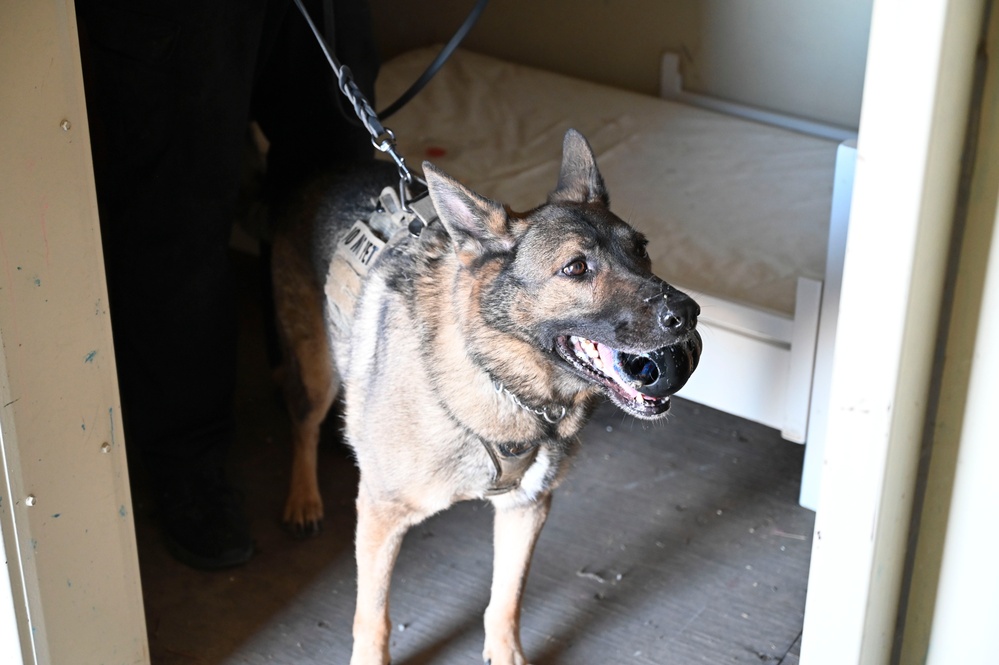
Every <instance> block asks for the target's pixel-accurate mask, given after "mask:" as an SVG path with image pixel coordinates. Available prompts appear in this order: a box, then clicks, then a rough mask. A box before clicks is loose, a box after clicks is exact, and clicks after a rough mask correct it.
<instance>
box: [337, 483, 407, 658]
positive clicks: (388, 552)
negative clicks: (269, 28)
mask: <svg viewBox="0 0 999 665" xmlns="http://www.w3.org/2000/svg"><path fill="white" fill-rule="evenodd" d="M415 521H418V520H417V519H416V518H415V516H414V515H413V513H412V511H411V510H409V509H408V508H406V507H404V506H401V505H398V504H394V503H389V502H379V501H374V500H372V498H371V497H370V496H368V495H367V493H366V491H365V489H364V484H363V479H362V484H361V490H360V493H359V494H358V497H357V544H356V549H357V608H356V610H355V612H354V648H353V652H352V653H351V656H350V665H388V663H389V636H390V634H391V631H392V626H391V623H390V622H389V586H390V584H391V580H392V568H393V567H394V566H395V560H396V557H397V556H398V554H399V548H400V547H401V545H402V539H403V536H405V535H406V531H407V529H408V528H409V526H410V525H411V524H413V523H414V522H415Z"/></svg>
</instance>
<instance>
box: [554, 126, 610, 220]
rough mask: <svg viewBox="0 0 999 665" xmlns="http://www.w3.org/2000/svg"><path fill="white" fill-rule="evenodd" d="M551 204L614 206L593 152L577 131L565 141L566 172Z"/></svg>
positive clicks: (560, 174)
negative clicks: (611, 203) (611, 204)
mask: <svg viewBox="0 0 999 665" xmlns="http://www.w3.org/2000/svg"><path fill="white" fill-rule="evenodd" d="M548 202H549V203H602V204H604V205H605V206H606V205H610V197H609V196H608V195H607V189H606V188H605V187H604V179H603V177H601V175H600V171H599V170H597V160H596V158H595V157H594V156H593V149H592V148H591V147H590V144H589V143H588V142H587V140H586V139H585V138H584V137H583V135H582V134H580V133H579V132H577V131H576V130H575V129H570V130H569V131H567V132H566V133H565V139H564V140H563V141H562V170H561V172H560V173H559V176H558V185H557V186H556V187H555V191H553V192H552V193H551V194H549V195H548Z"/></svg>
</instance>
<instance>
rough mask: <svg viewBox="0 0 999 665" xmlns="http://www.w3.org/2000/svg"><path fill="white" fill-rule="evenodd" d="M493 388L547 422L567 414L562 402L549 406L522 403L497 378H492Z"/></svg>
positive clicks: (552, 422)
mask: <svg viewBox="0 0 999 665" xmlns="http://www.w3.org/2000/svg"><path fill="white" fill-rule="evenodd" d="M492 381H493V390H495V391H496V392H497V394H499V395H506V396H507V397H508V398H509V399H510V401H512V402H513V403H514V404H516V405H517V406H519V407H520V408H522V409H524V410H525V411H530V412H531V413H533V414H535V415H537V416H541V417H542V418H544V419H545V421H546V422H548V423H549V424H552V425H554V424H555V423H557V422H559V421H560V420H562V419H563V418H565V417H566V415H568V413H569V410H568V409H566V408H565V405H564V404H551V405H549V406H542V407H537V408H535V407H533V406H528V405H527V404H524V403H523V402H522V401H521V400H520V398H519V397H517V395H516V394H515V393H514V392H513V391H512V390H510V389H509V388H507V387H506V386H504V385H503V384H502V383H501V382H500V381H499V380H497V379H493V380H492Z"/></svg>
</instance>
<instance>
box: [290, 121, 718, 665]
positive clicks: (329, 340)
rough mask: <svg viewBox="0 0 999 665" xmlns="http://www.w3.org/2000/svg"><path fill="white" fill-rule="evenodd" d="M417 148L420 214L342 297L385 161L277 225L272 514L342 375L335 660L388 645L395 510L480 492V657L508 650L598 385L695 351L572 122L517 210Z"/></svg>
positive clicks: (412, 518)
mask: <svg viewBox="0 0 999 665" xmlns="http://www.w3.org/2000/svg"><path fill="white" fill-rule="evenodd" d="M423 167H424V171H425V177H426V182H427V186H428V189H429V196H430V201H432V203H433V207H434V208H435V209H436V213H437V215H438V217H439V222H436V221H435V222H433V223H431V224H429V225H428V226H427V227H426V228H425V229H423V231H422V233H420V234H419V235H418V236H416V237H414V236H413V235H411V234H410V233H407V232H406V231H405V229H403V230H402V231H400V232H399V233H396V234H395V235H393V236H392V237H391V238H389V239H388V241H387V243H386V244H385V246H384V247H383V248H382V249H381V250H380V251H379V252H378V253H377V255H376V258H375V259H374V260H373V261H372V262H371V263H372V265H371V268H370V271H369V272H367V274H366V276H365V277H364V278H363V281H362V282H361V284H360V288H359V289H358V290H357V292H356V293H355V295H354V296H352V298H353V303H352V304H350V306H349V307H346V308H344V307H342V306H339V305H336V306H335V305H334V304H333V303H332V302H331V300H332V299H333V298H334V296H335V292H336V291H337V289H338V285H337V284H336V281H337V280H336V279H335V274H334V273H335V272H336V271H334V270H331V265H332V263H333V262H334V258H333V257H334V255H335V251H336V247H337V246H338V245H339V244H342V241H343V240H344V238H345V235H346V234H347V233H348V231H349V229H351V226H352V224H353V223H354V221H355V220H358V219H362V220H363V219H367V218H368V216H369V215H370V214H371V211H372V210H373V208H374V206H373V205H372V201H374V200H376V199H377V198H378V196H379V191H381V190H382V188H383V187H385V186H387V185H388V186H391V184H392V182H393V178H394V179H395V182H398V177H397V174H396V171H395V168H394V167H391V166H389V167H387V168H381V169H374V170H366V169H353V170H352V171H350V172H348V173H345V174H342V177H340V178H334V179H333V180H332V181H327V182H324V183H322V184H321V185H320V186H319V187H318V188H317V189H315V190H313V192H312V194H311V195H307V196H303V197H302V198H303V200H302V201H301V205H300V209H299V210H297V211H296V212H295V214H293V215H292V216H291V217H292V219H290V220H289V223H288V224H287V225H286V226H285V227H284V228H283V229H282V230H280V231H277V232H276V237H275V239H274V245H273V268H274V274H273V276H274V282H275V301H276V302H275V304H276V311H277V318H278V327H279V334H280V337H281V340H282V344H283V349H284V352H285V366H284V368H283V379H282V381H283V384H284V386H283V387H284V391H285V395H286V401H287V404H288V408H289V411H290V413H291V419H292V423H293V433H292V438H293V464H292V474H291V489H290V493H289V496H288V500H287V504H286V506H285V510H284V520H285V521H286V523H287V524H288V525H289V526H290V527H292V528H293V529H295V530H297V531H299V532H301V533H309V532H313V531H315V530H317V529H318V527H319V524H320V522H321V520H322V517H323V507H322V500H321V499H320V496H319V489H318V483H317V478H316V446H317V443H318V439H319V427H320V424H321V423H322V421H323V419H324V418H325V416H326V413H327V411H328V409H329V408H330V406H331V404H332V402H333V400H334V398H335V397H336V395H337V393H338V390H340V389H341V387H342V390H343V391H344V422H345V436H346V441H347V443H348V444H349V445H350V447H351V448H352V449H353V452H354V454H355V456H356V460H357V465H358V467H359V470H360V487H359V490H358V495H357V533H356V556H357V575H358V579H357V606H356V612H355V615H354V627H353V637H354V646H353V653H352V656H351V660H350V662H351V664H352V665H376V664H378V665H385V664H386V663H388V662H389V637H390V631H391V624H390V621H389V582H390V577H391V574H392V568H393V565H394V562H395V559H396V555H397V554H398V552H399V547H400V545H401V543H402V540H403V536H404V534H405V533H406V531H407V529H408V528H409V527H411V526H413V525H414V524H417V523H419V522H420V521H422V520H424V519H426V518H427V517H429V516H430V515H433V514H434V513H437V512H439V511H442V510H444V509H445V508H447V507H449V506H451V505H452V504H454V503H455V502H457V501H462V500H466V499H486V500H488V501H489V502H491V503H492V504H493V506H494V508H495V527H494V529H495V530H494V538H495V562H494V570H493V577H492V588H491V598H490V601H489V604H488V607H487V609H486V611H485V648H484V651H483V658H484V659H485V661H486V662H489V663H492V665H513V664H516V665H524V663H525V662H526V661H525V658H524V655H523V652H522V649H521V643H520V629H519V621H520V603H521V594H522V591H523V589H524V584H525V581H526V577H527V572H528V567H529V564H530V559H531V555H532V551H533V549H534V545H535V542H536V540H537V538H538V534H539V532H540V531H541V528H542V526H543V525H544V523H545V518H546V517H547V515H548V509H549V505H550V503H551V494H552V490H554V488H555V487H556V486H557V485H558V484H559V482H560V481H561V480H562V478H563V476H564V474H565V471H566V467H567V460H568V458H569V457H570V456H571V455H572V454H573V452H574V451H575V450H576V448H577V447H578V446H579V442H578V440H577V436H576V435H577V433H578V432H579V430H580V429H581V428H582V427H583V425H584V423H585V422H586V420H587V418H588V416H589V415H590V413H591V412H592V410H593V408H594V403H595V400H596V399H597V398H598V396H600V395H601V394H603V395H606V396H608V397H609V398H610V399H611V401H613V402H614V403H615V404H616V405H617V406H618V407H620V408H621V410H623V411H624V412H625V413H628V414H631V415H633V416H636V417H638V418H642V419H646V420H655V419H658V418H662V417H663V416H664V415H665V414H666V412H667V410H668V409H669V406H670V395H671V394H673V393H675V392H676V391H677V390H678V389H679V388H680V386H682V385H683V383H684V382H685V381H686V380H687V378H688V377H689V376H690V373H691V372H692V371H693V370H694V368H695V366H696V365H697V361H698V357H699V355H700V351H701V340H700V336H699V335H698V333H697V331H696V325H697V316H698V314H699V312H700V309H699V307H698V305H697V304H696V303H695V302H694V301H693V300H692V299H691V298H689V297H688V296H687V295H685V294H684V293H682V292H680V291H678V290H677V289H675V288H673V287H671V286H670V285H669V284H667V283H666V282H664V281H663V280H661V279H659V278H658V277H656V276H655V275H654V274H652V271H651V267H650V261H649V257H648V255H647V254H646V251H645V245H646V240H645V238H644V237H643V236H642V234H641V233H639V232H638V231H636V230H635V229H633V228H632V227H631V226H629V225H628V224H627V223H625V222H624V221H622V220H621V219H619V218H618V217H616V216H615V215H614V214H613V213H612V212H611V211H610V209H609V208H608V196H607V192H606V190H605V188H604V183H603V179H602V177H601V175H600V173H599V171H598V170H597V166H596V163H595V160H594V156H593V152H592V150H591V148H590V146H589V144H588V143H587V142H586V139H584V138H583V136H582V135H581V134H579V133H578V132H576V131H574V130H569V132H568V133H567V134H566V135H565V141H564V144H563V157H562V165H561V172H560V174H559V178H558V184H557V186H556V188H555V190H554V191H552V192H551V194H550V195H549V196H548V200H547V202H546V203H544V204H543V205H541V206H539V207H537V208H535V209H534V210H531V211H529V212H526V213H518V212H513V211H511V210H509V209H507V208H505V207H504V206H502V205H500V204H498V203H495V202H493V201H490V200H488V199H486V198H483V197H482V196H480V195H478V194H476V193H475V192H472V191H471V190H469V189H467V188H466V187H464V186H463V185H461V184H459V183H458V182H457V181H456V180H455V179H453V178H451V177H449V176H448V175H445V174H444V173H443V172H442V171H440V170H439V169H437V168H435V167H434V166H432V165H431V164H429V163H424V165H423ZM367 256H370V252H368V253H366V257H367ZM334 310H336V311H334ZM337 312H339V313H338V314H337ZM345 312H346V314H345ZM334 314H336V316H334Z"/></svg>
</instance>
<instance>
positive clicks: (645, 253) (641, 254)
mask: <svg viewBox="0 0 999 665" xmlns="http://www.w3.org/2000/svg"><path fill="white" fill-rule="evenodd" d="M648 244H649V241H647V240H643V241H641V242H640V243H638V248H637V254H638V258H640V259H647V258H649V250H648V249H647V248H646V245H648Z"/></svg>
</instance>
